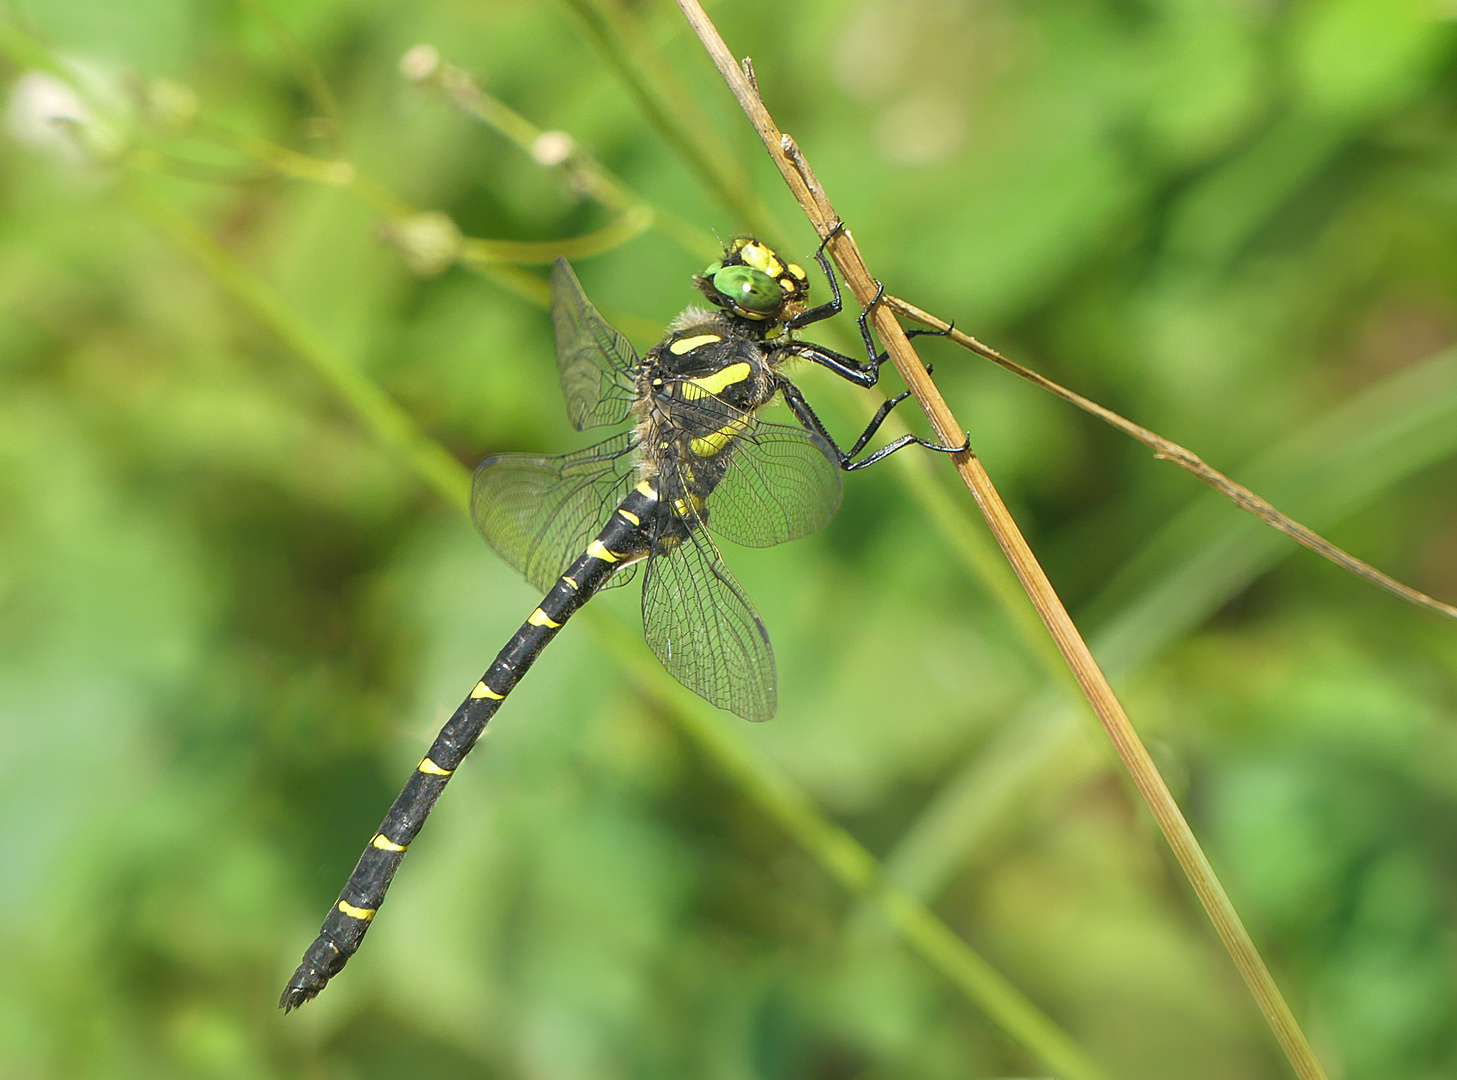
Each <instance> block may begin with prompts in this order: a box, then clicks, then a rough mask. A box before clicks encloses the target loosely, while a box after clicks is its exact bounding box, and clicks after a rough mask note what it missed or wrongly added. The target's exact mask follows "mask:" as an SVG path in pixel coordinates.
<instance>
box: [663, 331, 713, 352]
mask: <svg viewBox="0 0 1457 1080" xmlns="http://www.w3.org/2000/svg"><path fill="white" fill-rule="evenodd" d="M722 340H723V337H722V336H721V335H719V334H694V335H693V336H692V337H685V338H679V339H678V340H677V341H675V342H673V343H672V344H671V345H669V346H668V351H669V352H670V353H672V354H673V355H674V356H682V355H683V354H684V353H691V352H692V351H693V350H694V349H696V348H698V347H699V346H700V345H712V344H713V343H714V342H715V341H722Z"/></svg>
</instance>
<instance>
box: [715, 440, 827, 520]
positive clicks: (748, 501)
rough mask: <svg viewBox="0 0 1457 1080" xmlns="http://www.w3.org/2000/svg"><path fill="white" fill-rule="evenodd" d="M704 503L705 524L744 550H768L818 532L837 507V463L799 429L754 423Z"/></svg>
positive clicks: (821, 444)
mask: <svg viewBox="0 0 1457 1080" xmlns="http://www.w3.org/2000/svg"><path fill="white" fill-rule="evenodd" d="M728 452H729V453H730V454H731V455H732V456H731V457H730V458H729V461H728V468H727V470H726V471H725V473H724V476H723V479H722V480H720V481H719V483H718V487H716V488H714V490H713V494H712V495H711V496H710V497H709V500H708V515H707V524H708V527H709V528H710V529H712V530H713V531H714V532H716V533H718V535H720V536H723V537H727V538H728V539H730V540H732V541H733V542H734V543H736V544H744V545H745V546H747V547H770V546H772V545H774V544H782V543H784V542H785V541H787V540H798V539H799V538H800V537H801V536H808V535H809V534H810V533H812V532H816V531H818V530H819V529H822V528H823V527H824V526H825V525H826V524H827V523H828V522H829V520H830V518H832V517H834V516H835V511H836V510H838V509H839V508H840V498H841V495H842V493H843V488H842V486H841V482H840V463H839V460H838V459H837V458H836V457H835V453H834V451H833V450H831V449H830V446H829V444H828V443H826V442H825V440H824V439H822V438H821V437H820V436H818V435H815V434H813V433H811V432H809V431H806V430H805V429H804V428H799V427H788V426H786V425H784V424H771V423H768V422H766V421H763V420H757V419H756V420H754V421H753V422H752V423H750V424H748V425H746V427H745V429H744V433H743V434H742V435H741V436H740V437H739V438H738V439H737V440H736V441H735V442H734V443H733V445H732V446H731V447H730V448H729V449H728Z"/></svg>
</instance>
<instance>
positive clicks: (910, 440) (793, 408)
mask: <svg viewBox="0 0 1457 1080" xmlns="http://www.w3.org/2000/svg"><path fill="white" fill-rule="evenodd" d="M781 389H782V390H783V393H784V403H785V404H786V405H788V406H789V410H790V412H792V413H794V416H795V419H797V420H798V421H799V422H800V423H801V424H803V425H804V426H805V428H807V429H808V430H810V431H812V432H814V433H815V434H816V435H818V436H819V437H820V438H822V439H824V440H825V442H827V443H829V444H830V449H832V450H833V451H834V452H835V456H836V457H837V458H838V459H839V461H840V468H841V469H843V470H845V471H846V472H855V471H856V470H857V469H863V468H865V467H866V466H867V465H874V464H875V463H876V462H877V461H879V460H881V459H882V458H884V457H888V456H889V455H891V454H893V453H895V452H896V451H897V450H901V449H904V448H905V447H907V446H923V447H925V448H926V449H927V450H935V451H936V452H937V453H942V454H960V453H963V452H965V451H967V450H970V449H971V434H970V433H968V434H967V436H966V441H965V442H964V443H962V444H961V445H960V446H942V445H941V444H939V443H933V442H928V441H927V440H925V439H923V438H921V437H920V436H919V435H902V436H900V438H898V439H893V440H892V441H891V442H889V443H887V444H886V445H884V446H882V447H881V448H880V449H879V450H876V451H874V452H873V453H871V454H869V455H868V456H866V457H864V458H861V459H860V460H859V461H856V460H854V458H855V455H856V454H858V453H860V451H861V450H863V449H865V444H866V443H868V442H869V441H870V440H871V439H872V438H873V437H874V435H875V433H876V432H877V431H879V430H880V425H881V424H883V423H885V418H886V417H887V416H889V415H890V411H891V410H892V409H894V408H895V407H896V406H897V405H899V404H900V403H901V402H902V401H904V400H905V399H906V398H908V397H909V396H910V391H909V390H906V391H903V392H902V393H899V394H897V395H896V396H895V397H893V398H887V399H886V400H885V401H884V402H882V403H881V406H880V408H878V409H876V410H875V415H874V416H873V417H871V418H870V423H868V424H866V425H865V430H864V431H862V432H861V433H860V437H859V438H857V439H856V440H855V443H854V445H853V446H851V448H850V450H849V451H848V452H847V451H844V450H841V449H840V446H839V444H838V443H836V442H835V440H834V438H833V437H832V436H831V435H830V433H829V431H828V430H826V428H825V425H824V422H823V421H821V420H820V418H819V417H818V416H817V415H816V414H815V411H814V409H813V408H811V407H810V404H809V402H808V401H806V400H805V397H804V394H803V393H801V392H800V389H799V387H797V386H795V385H794V384H793V383H792V382H790V381H789V380H787V379H785V380H783V382H782V383H781Z"/></svg>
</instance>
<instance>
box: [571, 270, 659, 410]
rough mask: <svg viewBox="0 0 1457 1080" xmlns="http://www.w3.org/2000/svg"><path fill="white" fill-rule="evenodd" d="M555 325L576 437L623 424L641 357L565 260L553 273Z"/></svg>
mask: <svg viewBox="0 0 1457 1080" xmlns="http://www.w3.org/2000/svg"><path fill="white" fill-rule="evenodd" d="M551 323H552V326H553V328H554V329H555V330H556V362H557V369H558V370H559V371H560V372H561V377H562V393H563V394H564V395H565V396H566V399H567V418H568V419H570V420H571V422H572V426H573V427H574V428H576V429H577V430H578V431H586V430H587V429H588V428H593V427H601V426H603V425H604V424H620V423H622V422H623V421H624V420H626V419H627V414H628V411H629V410H630V409H631V408H632V403H633V400H634V399H635V398H636V396H637V391H636V386H635V383H634V381H633V372H634V371H635V370H636V369H637V365H638V359H637V353H636V352H635V351H634V350H633V347H632V345H631V343H629V342H628V340H627V338H625V337H623V336H622V334H620V333H619V332H618V331H617V328H616V327H614V326H613V325H612V324H611V323H609V322H608V321H607V320H606V319H604V318H603V317H602V316H601V315H599V314H598V313H597V309H596V308H595V307H593V306H592V301H590V300H588V299H587V294H586V293H584V292H583V291H582V286H581V283H580V282H578V281H577V275H576V274H574V273H572V268H571V267H570V266H568V265H567V264H566V261H565V260H563V259H558V260H557V261H556V266H555V267H554V268H553V269H552V272H551Z"/></svg>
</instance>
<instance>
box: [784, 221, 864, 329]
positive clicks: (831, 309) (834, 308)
mask: <svg viewBox="0 0 1457 1080" xmlns="http://www.w3.org/2000/svg"><path fill="white" fill-rule="evenodd" d="M844 231H845V223H844V222H843V221H841V222H838V223H837V224H836V225H835V227H834V228H833V229H831V230H830V231H829V232H828V233H826V234H825V238H824V239H823V240H821V241H820V246H819V247H818V248H816V249H815V262H817V263H819V264H820V269H821V270H823V271H824V274H825V277H826V278H827V279H829V282H830V294H831V296H830V299H829V300H828V301H827V302H825V303H823V304H821V305H820V306H819V307H812V308H810V309H809V310H808V311H801V312H800V313H799V314H798V315H796V316H795V317H794V318H792V319H790V320H789V321H788V322H787V323H785V324H784V325H785V329H788V330H798V329H800V328H801V327H805V326H808V325H809V324H810V323H817V322H823V321H824V320H826V319H830V318H833V317H834V316H836V315H838V314H840V312H841V311H843V310H844V309H845V305H844V303H843V302H842V301H841V299H840V282H839V281H838V280H837V279H836V278H835V271H834V269H833V268H832V267H831V266H830V260H829V259H827V258H825V245H826V244H828V243H829V242H830V241H831V240H833V239H834V238H835V237H837V236H839V235H840V234H841V233H842V232H844ZM870 355H871V356H874V355H875V353H874V352H872V353H871V354H870Z"/></svg>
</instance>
